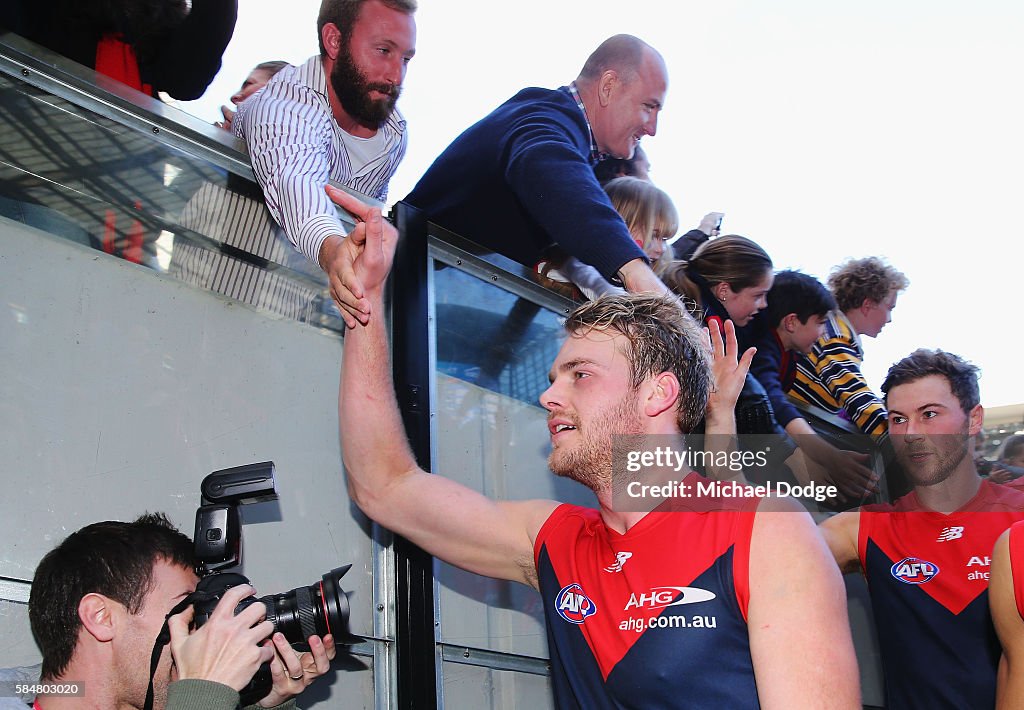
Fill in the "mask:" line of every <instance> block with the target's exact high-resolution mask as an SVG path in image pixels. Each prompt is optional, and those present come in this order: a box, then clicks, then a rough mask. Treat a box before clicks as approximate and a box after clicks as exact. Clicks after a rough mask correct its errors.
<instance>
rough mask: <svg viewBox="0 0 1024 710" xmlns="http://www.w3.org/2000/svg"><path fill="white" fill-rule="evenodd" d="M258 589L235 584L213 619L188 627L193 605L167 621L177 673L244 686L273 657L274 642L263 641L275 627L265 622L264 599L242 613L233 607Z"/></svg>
mask: <svg viewBox="0 0 1024 710" xmlns="http://www.w3.org/2000/svg"><path fill="white" fill-rule="evenodd" d="M254 592H255V590H254V589H253V588H252V587H251V586H249V585H245V584H243V585H239V586H237V587H232V588H231V589H229V590H228V591H226V592H225V593H224V596H223V597H222V598H221V600H220V602H218V604H217V607H216V608H215V609H214V610H213V613H212V614H211V615H210V619H209V621H207V622H206V623H205V624H203V626H202V627H201V628H199V629H196V630H195V631H192V632H189V623H190V622H191V621H192V616H193V615H194V613H195V612H194V609H193V607H191V606H190V607H189V608H188V609H186V610H185V611H183V612H182V613H180V614H176V615H174V616H172V617H170V618H169V619H168V620H167V625H168V629H169V630H170V632H171V641H170V647H171V656H172V657H173V658H174V666H175V668H176V670H177V678H178V679H179V680H184V679H188V678H196V679H200V680H210V681H214V682H216V683H221V684H223V685H226V686H228V687H230V688H233V689H234V690H241V689H242V688H244V687H245V686H246V685H247V684H248V683H249V681H250V680H252V677H253V675H254V674H255V673H256V671H257V670H259V667H260V665H261V664H262V663H266V662H268V661H270V660H271V659H273V658H274V646H273V645H263V644H261V642H262V641H263V640H264V639H266V638H267V637H268V636H270V634H271V633H273V631H274V625H273V624H272V623H271V622H269V621H265V618H266V615H267V610H266V607H265V606H264V605H263V604H260V603H255V604H250V605H249V606H248V607H246V608H245V609H243V610H242V611H241V612H239V613H238V615H237V616H236V615H235V613H234V612H235V607H236V606H238V603H239V602H240V601H242V600H243V599H245V598H246V597H249V596H251V595H252V594H253V593H254Z"/></svg>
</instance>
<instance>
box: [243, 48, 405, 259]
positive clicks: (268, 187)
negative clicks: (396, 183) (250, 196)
mask: <svg viewBox="0 0 1024 710" xmlns="http://www.w3.org/2000/svg"><path fill="white" fill-rule="evenodd" d="M233 128H234V132H235V135H237V136H238V137H239V138H241V139H242V140H244V141H245V143H246V145H247V146H248V148H249V156H250V158H251V159H252V169H253V172H254V173H255V174H256V179H257V180H259V183H260V186H261V187H262V188H263V193H264V196H265V197H266V201H267V207H268V208H270V212H271V214H272V215H274V219H276V220H277V221H278V223H279V224H280V225H281V226H282V227H283V228H284V231H285V233H286V234H287V235H288V239H290V240H291V242H292V244H294V245H295V248H296V249H298V250H299V251H301V252H302V253H303V254H305V255H306V257H307V258H308V259H310V260H311V261H312V262H313V263H314V264H315V263H317V262H318V257H319V254H320V246H321V245H322V244H323V242H324V240H325V239H327V237H329V236H331V235H333V234H340V235H344V234H345V229H344V227H342V224H341V222H340V221H339V220H338V217H337V211H336V209H337V208H336V207H335V206H334V203H333V202H331V200H330V199H329V198H328V197H327V195H326V193H324V186H325V185H326V184H327V182H328V180H330V181H332V182H335V183H337V184H340V185H344V186H346V187H350V188H352V189H354V190H356V191H358V192H361V193H363V194H364V195H369V196H370V197H374V198H376V199H378V200H381V201H384V200H385V199H386V198H387V194H388V181H390V180H391V176H392V175H394V173H395V170H396V169H397V168H398V164H399V162H401V160H402V157H403V156H404V155H405V147H406V142H407V137H406V134H405V119H404V118H402V115H401V114H400V113H399V112H398V110H397V109H395V111H394V112H393V113H392V114H391V116H390V117H388V119H387V121H385V123H384V125H382V126H381V127H380V129H379V130H380V131H381V132H382V133H383V137H384V142H383V146H382V152H381V154H380V155H379V156H377V158H375V159H373V160H371V161H369V162H368V163H367V164H366V165H364V166H363V167H362V168H360V169H359V170H358V171H356V172H355V173H353V171H352V166H351V163H350V162H349V153H348V151H347V150H346V149H345V139H346V137H348V138H349V139H350V140H351V136H349V135H348V134H347V133H346V132H345V131H343V130H342V129H341V127H340V126H338V124H337V122H336V121H335V120H334V116H333V114H332V113H331V106H330V103H329V102H328V100H327V77H326V75H325V74H324V68H323V64H322V63H321V60H320V57H319V56H315V57H311V58H310V59H309V61H307V62H306V63H305V64H302V65H301V66H297V67H285V68H284V69H282V70H281V71H279V72H278V73H277V74H276V75H274V77H273V78H271V80H270V82H269V83H268V84H267V85H266V87H264V88H263V89H262V90H260V91H259V92H257V93H255V94H253V95H252V96H250V97H249V98H248V99H247V100H246V101H243V102H242V103H241V105H240V106H239V107H238V115H237V116H235V120H234V122H233Z"/></svg>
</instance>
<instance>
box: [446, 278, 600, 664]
mask: <svg viewBox="0 0 1024 710" xmlns="http://www.w3.org/2000/svg"><path fill="white" fill-rule="evenodd" d="M434 293H435V296H434V298H435V315H436V317H435V324H436V333H437V337H436V340H437V381H436V402H435V403H434V411H435V412H436V417H435V418H434V419H435V422H436V450H437V465H436V471H437V472H438V473H439V474H441V475H444V476H447V477H449V478H451V479H453V480H457V481H459V482H460V483H463V484H465V485H467V486H469V487H470V488H473V489H474V490H477V491H480V492H482V493H483V494H484V495H487V496H489V497H491V498H494V499H497V500H521V499H531V498H548V499H554V500H560V501H565V502H570V503H577V504H580V505H593V503H594V498H593V495H592V494H591V492H590V491H589V490H587V489H586V488H584V487H583V486H581V485H579V484H577V483H575V482H572V481H568V480H566V479H561V478H557V477H555V476H554V475H553V474H552V473H551V472H550V471H549V470H548V467H547V456H548V450H549V438H548V431H547V413H546V411H545V410H544V409H543V408H541V406H540V404H539V401H538V397H539V395H540V393H541V392H542V391H543V390H544V389H545V388H546V387H547V386H548V382H547V373H548V370H549V368H550V365H551V363H552V362H553V361H554V358H555V355H556V354H557V352H558V349H559V348H560V347H561V343H562V338H563V332H562V325H561V316H560V315H558V314H556V313H554V312H552V311H549V310H546V309H544V308H541V307H539V306H537V305H535V304H533V303H531V302H529V301H526V300H524V299H522V298H520V297H519V296H516V295H514V294H512V293H509V292H508V291H504V290H503V289H501V288H499V287H497V286H495V285H493V284H491V283H489V282H486V281H482V280H480V279H477V278H476V277H474V276H471V275H469V274H466V273H463V272H461V271H458V270H456V269H454V268H450V267H446V266H442V265H440V264H438V263H437V262H435V273H434ZM435 577H436V581H437V584H438V589H439V608H440V622H441V624H440V639H439V640H441V641H443V642H446V643H451V644H456V645H465V646H471V647H476V648H484V649H489V650H494V651H502V652H506V653H517V654H521V655H526V656H536V657H546V656H547V643H546V638H545V632H544V614H543V609H542V607H541V599H540V596H539V595H538V594H537V592H536V591H534V590H533V589H530V588H528V587H525V586H523V585H521V584H515V583H511V582H502V581H498V580H493V579H488V578H485V577H481V576H478V575H474V574H470V573H468V572H464V571H462V570H459V569H456V568H454V567H452V566H450V565H447V564H444V563H441V562H437V563H436V565H435Z"/></svg>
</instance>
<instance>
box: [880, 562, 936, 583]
mask: <svg viewBox="0 0 1024 710" xmlns="http://www.w3.org/2000/svg"><path fill="white" fill-rule="evenodd" d="M938 573H939V566H938V565H936V564H935V563H933V562H928V561H927V560H922V559H919V558H917V557H904V558H903V559H902V560H900V561H899V562H897V563H896V564H894V565H893V566H892V576H893V577H895V578H896V579H898V580H899V581H901V582H903V583H904V584H924V583H925V582H928V581H930V580H931V579H932V577H934V576H935V575H937V574H938Z"/></svg>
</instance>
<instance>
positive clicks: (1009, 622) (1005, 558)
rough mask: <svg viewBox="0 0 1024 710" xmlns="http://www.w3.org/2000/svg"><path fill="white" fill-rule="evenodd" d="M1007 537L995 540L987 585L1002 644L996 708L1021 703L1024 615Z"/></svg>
mask: <svg viewBox="0 0 1024 710" xmlns="http://www.w3.org/2000/svg"><path fill="white" fill-rule="evenodd" d="M1009 537H1010V532H1009V531H1007V532H1004V533H1003V534H1002V536H1001V537H1000V538H999V539H998V540H997V541H996V548H995V551H994V552H993V553H992V576H991V578H990V580H989V586H988V600H989V605H990V606H991V607H992V620H993V621H994V622H995V625H996V633H997V634H999V642H1000V643H1001V644H1002V645H1003V657H1002V658H1001V659H1000V660H999V676H998V678H999V680H998V685H997V686H996V708H997V710H1009V708H1020V707H1024V619H1021V616H1020V612H1019V611H1018V610H1017V600H1016V597H1015V595H1014V592H1013V572H1012V571H1011V568H1010V542H1009Z"/></svg>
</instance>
